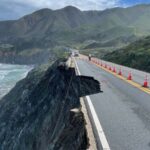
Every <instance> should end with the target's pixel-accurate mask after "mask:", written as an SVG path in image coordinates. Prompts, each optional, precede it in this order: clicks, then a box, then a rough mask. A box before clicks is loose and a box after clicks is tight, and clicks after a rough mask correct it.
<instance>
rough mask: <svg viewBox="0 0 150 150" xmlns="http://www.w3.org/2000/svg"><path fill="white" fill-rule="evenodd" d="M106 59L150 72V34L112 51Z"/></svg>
mask: <svg viewBox="0 0 150 150" xmlns="http://www.w3.org/2000/svg"><path fill="white" fill-rule="evenodd" d="M104 59H106V60H109V61H112V62H115V63H119V64H123V65H126V66H129V67H133V68H137V69H140V70H145V71H148V72H150V36H148V37H145V38H142V39H140V40H138V41H136V42H134V43H132V44H130V45H129V46H127V47H125V48H123V49H120V50H117V51H114V52H111V53H109V54H107V55H105V56H104Z"/></svg>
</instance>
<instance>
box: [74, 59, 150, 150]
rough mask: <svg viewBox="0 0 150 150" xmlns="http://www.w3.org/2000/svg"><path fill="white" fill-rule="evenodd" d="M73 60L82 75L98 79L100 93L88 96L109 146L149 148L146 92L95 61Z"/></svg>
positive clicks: (149, 114) (119, 149) (123, 149)
mask: <svg viewBox="0 0 150 150" xmlns="http://www.w3.org/2000/svg"><path fill="white" fill-rule="evenodd" d="M76 62H77V66H78V68H79V71H80V73H81V74H82V75H87V76H93V77H94V78H95V79H97V80H98V81H99V82H100V83H101V87H102V91H103V93H99V94H95V95H91V96H90V99H91V101H92V104H93V106H94V109H95V111H96V114H97V116H98V119H99V121H100V123H101V126H102V128H103V131H104V133H105V136H106V139H107V141H108V144H109V146H110V149H111V150H150V94H147V93H145V92H143V91H141V90H140V89H138V88H135V87H134V86H132V85H131V84H129V83H127V82H125V81H123V80H121V79H119V78H117V77H115V76H114V75H112V74H110V73H108V72H106V71H105V70H103V69H101V68H99V67H97V66H96V65H95V64H92V63H90V62H88V61H84V60H79V59H76ZM137 78H138V77H137ZM97 140H98V139H97Z"/></svg>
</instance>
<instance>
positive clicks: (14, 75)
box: [0, 64, 31, 98]
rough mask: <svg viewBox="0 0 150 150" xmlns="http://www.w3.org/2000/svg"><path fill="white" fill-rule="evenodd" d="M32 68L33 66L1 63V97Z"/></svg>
mask: <svg viewBox="0 0 150 150" xmlns="http://www.w3.org/2000/svg"><path fill="white" fill-rule="evenodd" d="M30 70H31V66H24V65H7V64H0V98H1V97H2V96H4V95H5V94H6V93H7V92H9V91H10V89H11V88H12V87H13V86H14V85H15V84H16V82H18V81H19V80H21V79H22V78H24V77H25V76H26V75H27V73H28V72H29V71H30Z"/></svg>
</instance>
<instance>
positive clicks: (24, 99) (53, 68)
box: [0, 60, 100, 150]
mask: <svg viewBox="0 0 150 150" xmlns="http://www.w3.org/2000/svg"><path fill="white" fill-rule="evenodd" d="M43 68H44V69H43ZM89 85H90V86H89ZM99 91H100V87H99V83H98V81H96V80H94V79H93V78H92V77H85V76H77V75H76V74H75V69H74V68H67V67H66V66H65V60H58V61H56V62H55V63H53V64H52V65H50V66H49V65H47V66H46V67H40V68H37V69H34V70H32V71H31V72H30V73H29V74H28V76H27V77H26V78H25V79H23V80H21V81H20V82H18V83H17V84H16V86H15V87H14V88H13V89H12V90H11V91H10V92H9V93H8V94H7V95H6V96H5V97H3V98H2V100H1V101H0V150H20V149H21V150H84V149H86V148H87V143H88V141H87V138H86V130H85V121H84V116H83V113H82V112H81V111H80V107H81V106H80V101H79V98H80V97H82V96H85V95H89V94H94V93H97V92H99ZM76 110H79V111H76Z"/></svg>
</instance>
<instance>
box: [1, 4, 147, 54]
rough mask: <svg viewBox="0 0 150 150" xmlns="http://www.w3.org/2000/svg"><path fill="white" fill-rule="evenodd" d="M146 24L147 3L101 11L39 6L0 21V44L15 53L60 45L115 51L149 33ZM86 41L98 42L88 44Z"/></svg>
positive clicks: (42, 49) (43, 49)
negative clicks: (15, 16)
mask: <svg viewBox="0 0 150 150" xmlns="http://www.w3.org/2000/svg"><path fill="white" fill-rule="evenodd" d="M149 23H150V5H138V6H134V7H130V8H113V9H107V10H104V11H81V10H79V9H77V8H75V7H72V6H68V7H65V8H63V9H59V10H50V9H42V10H39V11H36V12H34V13H32V14H29V15H26V16H24V17H22V18H20V19H19V20H14V21H1V22H0V46H1V44H9V45H11V47H14V48H13V50H11V51H10V53H12V51H13V52H14V50H16V51H17V54H18V53H20V52H21V51H26V50H31V51H32V53H34V52H33V49H40V50H41V51H43V52H44V51H45V49H51V48H54V47H55V46H62V45H63V46H65V47H77V48H79V49H82V48H83V49H92V48H94V49H95V48H97V49H101V48H104V49H106V51H107V49H113V50H114V49H117V48H120V47H123V46H125V45H127V44H129V43H131V42H133V41H135V40H136V39H138V38H139V37H141V36H145V35H149V34H150V26H149ZM118 39H119V41H118ZM89 40H94V43H98V44H96V45H95V44H92V45H91V43H90V45H89V42H87V41H89ZM85 43H86V44H85ZM87 43H88V44H87ZM50 51H51V50H50ZM49 54H50V55H51V53H49ZM19 55H20V54H19Z"/></svg>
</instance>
